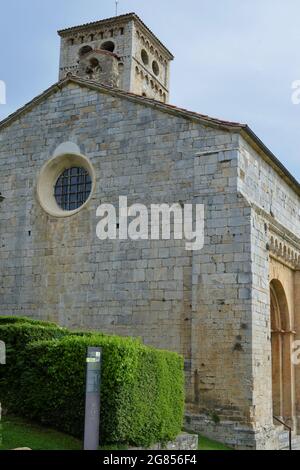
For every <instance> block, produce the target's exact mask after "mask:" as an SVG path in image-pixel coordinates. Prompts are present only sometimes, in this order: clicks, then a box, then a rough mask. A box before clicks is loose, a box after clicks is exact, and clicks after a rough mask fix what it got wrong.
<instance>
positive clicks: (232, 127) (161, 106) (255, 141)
mask: <svg viewBox="0 0 300 470" xmlns="http://www.w3.org/2000/svg"><path fill="white" fill-rule="evenodd" d="M69 84H75V85H78V86H80V87H86V88H89V89H91V90H95V91H98V92H99V93H104V94H109V95H112V96H118V97H120V98H123V99H127V100H130V101H133V102H136V103H138V104H140V105H144V106H149V107H151V108H154V109H157V110H160V111H162V112H164V113H167V114H171V115H175V116H181V117H182V118H184V119H188V120H190V121H195V122H198V123H199V124H202V125H204V126H208V127H214V128H218V129H221V130H223V131H227V132H236V133H238V134H240V135H241V136H242V137H243V138H244V139H245V140H246V141H247V142H248V143H249V144H250V145H251V146H252V147H253V148H254V149H255V150H256V151H257V152H258V153H259V154H260V155H261V157H262V158H263V159H264V160H265V161H266V162H267V163H268V164H269V165H271V166H272V167H273V168H274V170H275V171H276V172H277V173H278V174H279V175H280V176H281V177H282V178H283V179H284V180H285V181H286V183H287V184H288V185H289V186H291V187H292V188H293V189H294V191H295V192H296V193H297V194H298V195H299V196H300V184H299V182H298V181H297V180H296V179H295V178H294V176H293V175H292V174H291V173H290V172H289V171H288V170H287V169H286V167H285V166H284V165H283V164H282V163H281V162H280V160H278V158H277V157H276V156H275V155H274V154H273V153H272V152H271V150H269V149H268V147H266V145H265V144H264V143H263V142H262V141H261V140H260V139H259V137H257V135H256V134H255V133H254V132H253V131H252V130H251V129H250V127H249V126H248V125H247V124H242V123H239V122H232V121H224V120H222V119H216V118H212V117H210V116H207V115H205V114H200V113H195V112H192V111H188V110H187V109H184V108H178V107H177V106H173V105H170V104H166V103H162V102H160V101H156V100H153V99H150V98H147V97H145V96H140V95H136V94H134V93H130V92H127V91H124V90H120V89H119V88H112V87H110V86H107V85H103V84H99V83H98V82H95V81H93V80H87V79H83V78H78V77H77V76H73V75H68V76H67V77H66V78H65V79H63V80H61V81H60V82H57V83H55V84H54V85H52V86H51V87H50V88H48V89H47V90H46V91H44V92H43V93H41V94H40V95H38V96H37V97H36V98H34V99H33V100H32V101H30V102H29V103H27V104H25V106H23V107H22V108H20V109H18V110H17V111H16V112H14V113H13V114H11V115H10V116H8V117H7V118H6V119H4V120H3V121H0V132H1V130H2V129H4V128H5V127H8V126H9V125H10V124H12V123H13V122H14V121H15V120H16V119H18V118H20V117H22V116H23V114H25V113H26V112H28V111H30V110H31V109H32V108H34V107H35V106H36V105H38V104H39V103H41V102H43V101H44V100H45V99H47V98H48V97H49V96H51V95H52V94H53V93H56V92H57V91H59V90H62V89H63V88H64V87H66V86H67V85H69Z"/></svg>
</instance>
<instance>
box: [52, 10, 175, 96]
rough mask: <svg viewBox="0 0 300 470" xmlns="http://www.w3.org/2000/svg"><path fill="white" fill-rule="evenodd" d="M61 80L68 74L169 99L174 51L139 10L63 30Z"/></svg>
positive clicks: (61, 34)
mask: <svg viewBox="0 0 300 470" xmlns="http://www.w3.org/2000/svg"><path fill="white" fill-rule="evenodd" d="M58 34H59V35H60V37H61V51H60V70H59V78H60V80H61V79H63V78H65V77H66V76H67V74H68V73H71V74H72V75H78V76H79V77H81V78H86V79H89V80H95V81H97V82H99V83H102V84H104V85H108V86H112V87H115V88H120V89H122V90H124V91H128V92H131V93H136V94H138V95H141V96H145V97H147V98H152V99H155V100H158V101H161V102H165V103H168V102H169V79H170V63H171V61H172V60H173V59H174V57H173V55H172V54H171V52H169V51H168V49H167V48H166V47H165V46H164V45H163V44H162V43H161V42H160V40H159V39H158V38H157V37H156V36H155V35H154V34H153V33H152V31H150V29H149V28H148V27H147V26H146V25H145V24H144V23H143V22H142V21H141V19H140V18H139V17H138V16H137V15H136V14H135V13H129V14H126V15H121V16H116V17H114V18H109V19H106V20H101V21H97V22H94V23H89V24H85V25H81V26H75V27H73V28H69V29H64V30H62V31H59V32H58Z"/></svg>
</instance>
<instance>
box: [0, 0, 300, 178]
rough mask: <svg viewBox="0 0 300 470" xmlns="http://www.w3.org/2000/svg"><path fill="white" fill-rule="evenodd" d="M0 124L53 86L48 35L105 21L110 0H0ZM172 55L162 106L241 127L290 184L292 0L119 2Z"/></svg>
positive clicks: (296, 150)
mask: <svg viewBox="0 0 300 470" xmlns="http://www.w3.org/2000/svg"><path fill="white" fill-rule="evenodd" d="M0 6H1V10H0V44H1V46H0V51H1V54H0V58H1V59H0V80H4V81H5V82H6V84H7V105H0V120H1V119H3V118H4V117H5V116H7V115H8V114H10V113H12V112H13V111H15V110H16V109H17V108H18V107H20V106H21V105H23V104H24V103H26V102H28V101H29V100H31V99H32V98H33V97H34V96H36V95H37V94H39V93H40V92H42V91H43V90H45V89H46V88H48V87H49V86H50V85H51V84H53V83H54V82H56V81H57V77H58V60H59V38H58V36H57V34H56V31H57V30H58V29H61V28H64V27H68V26H72V25H77V24H81V23H85V22H89V21H95V20H99V19H102V18H106V17H111V16H113V15H114V11H115V2H114V0H9V1H7V0H0ZM131 11H134V12H136V13H137V14H138V15H139V16H140V17H141V18H142V19H143V21H144V22H145V23H146V24H147V25H148V26H149V27H150V28H151V29H152V30H153V32H154V33H155V34H156V35H157V36H158V37H159V38H160V39H161V40H162V41H163V42H164V43H165V44H166V46H167V47H168V48H169V49H170V50H171V51H172V52H173V53H174V55H175V61H174V63H173V65H172V75H171V103H172V104H176V105H177V106H182V107H185V108H188V109H191V110H193V111H198V112H201V113H204V114H209V115H211V116H214V117H219V118H223V119H228V120H233V121H240V122H247V123H248V124H249V125H250V126H251V127H252V129H253V130H254V131H255V132H256V133H257V134H258V136H259V137H260V138H261V139H262V140H263V141H264V143H265V144H266V145H267V146H268V147H269V148H270V149H271V150H272V151H273V152H274V153H275V154H276V156H277V157H278V158H279V159H280V160H281V161H282V162H283V163H284V164H285V165H286V167H287V168H288V169H289V170H290V171H291V172H292V173H293V174H294V175H295V176H296V178H297V179H298V180H300V165H299V162H300V158H299V157H300V143H299V138H298V136H299V134H300V132H299V131H300V105H294V104H293V103H292V100H291V95H292V90H291V86H292V82H293V81H295V80H300V27H299V18H300V1H299V0H186V1H182V0H164V1H162V0H151V1H150V0H148V1H144V0H120V5H119V13H120V14H121V13H128V12H131Z"/></svg>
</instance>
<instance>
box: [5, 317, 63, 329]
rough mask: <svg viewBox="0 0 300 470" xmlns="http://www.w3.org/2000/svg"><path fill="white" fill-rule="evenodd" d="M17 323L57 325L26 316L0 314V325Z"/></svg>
mask: <svg viewBox="0 0 300 470" xmlns="http://www.w3.org/2000/svg"><path fill="white" fill-rule="evenodd" d="M18 323H30V324H31V325H41V326H53V327H57V325H56V323H51V322H46V321H42V320H33V319H32V318H28V317H10V316H0V325H15V324H18Z"/></svg>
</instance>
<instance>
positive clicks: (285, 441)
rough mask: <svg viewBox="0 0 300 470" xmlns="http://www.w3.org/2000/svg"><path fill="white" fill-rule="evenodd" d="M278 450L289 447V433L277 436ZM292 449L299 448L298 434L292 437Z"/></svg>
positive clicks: (299, 439)
mask: <svg viewBox="0 0 300 470" xmlns="http://www.w3.org/2000/svg"><path fill="white" fill-rule="evenodd" d="M279 446H280V448H279V450H290V449H289V433H288V432H287V433H283V432H282V433H281V434H280V437H279ZM292 450H300V436H293V437H292Z"/></svg>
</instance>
